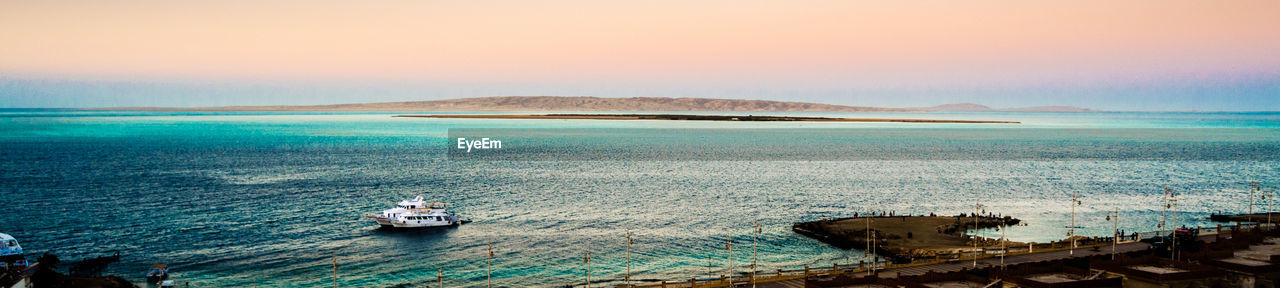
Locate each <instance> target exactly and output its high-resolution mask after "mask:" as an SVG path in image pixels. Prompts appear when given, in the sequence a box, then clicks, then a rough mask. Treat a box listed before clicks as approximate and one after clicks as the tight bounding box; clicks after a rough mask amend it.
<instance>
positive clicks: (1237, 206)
mask: <svg viewBox="0 0 1280 288" xmlns="http://www.w3.org/2000/svg"><path fill="white" fill-rule="evenodd" d="M717 113H720V114H729V113H726V112H717ZM395 114H403V113H395ZM395 114H391V113H176V112H79V111H33V110H0V172H3V173H0V174H2V175H0V192H2V194H3V195H4V197H3V198H2V199H0V201H3V202H0V204H2V205H0V207H5V208H6V209H5V211H4V212H0V232H3V233H8V234H11V235H13V236H15V237H17V238H18V239H19V241H21V242H22V245H23V247H24V248H26V249H27V251H28V252H29V253H30V254H39V253H43V252H45V251H52V252H55V253H58V254H59V255H60V256H62V257H63V258H64V259H68V260H72V261H74V260H76V259H80V258H83V257H89V256H97V255H104V254H107V253H108V252H109V251H120V252H121V253H122V254H123V255H125V257H124V258H123V259H122V261H121V262H120V263H116V264H113V265H112V266H111V267H110V268H109V269H108V271H107V272H108V273H112V274H118V275H121V276H125V277H126V278H128V279H130V280H134V281H137V282H141V280H142V276H143V273H144V272H145V270H146V266H148V265H150V264H154V263H169V264H170V265H171V266H172V267H174V268H173V270H174V271H175V272H176V277H175V278H177V279H179V280H180V281H190V282H191V283H192V285H193V286H197V287H231V286H240V287H244V286H252V285H254V284H257V285H259V286H260V287H314V286H321V285H331V284H330V283H332V282H331V281H332V279H331V278H329V277H331V275H332V274H331V273H332V270H331V269H332V266H331V265H332V261H333V260H334V259H335V258H336V259H337V261H338V262H339V277H340V278H339V284H340V285H342V286H344V287H418V286H422V285H427V284H429V283H434V281H435V277H436V271H437V269H441V268H443V269H444V277H445V282H446V284H447V285H449V286H453V287H464V286H473V287H475V286H483V285H484V281H485V256H486V245H487V244H488V243H493V246H494V247H495V254H496V257H495V258H494V259H493V279H494V282H495V284H496V285H500V286H520V287H523V286H555V285H564V284H573V283H579V284H580V283H581V282H582V281H583V275H584V274H585V268H586V267H585V266H584V264H583V263H582V256H583V252H585V251H587V250H588V249H589V250H591V251H592V258H593V262H592V275H593V280H596V281H605V282H611V283H617V281H620V280H621V279H622V277H623V271H624V265H623V259H624V254H623V250H624V248H625V247H624V246H623V245H624V244H625V241H624V235H625V233H626V231H627V230H630V231H632V232H633V233H634V234H635V243H636V244H635V245H634V246H633V247H632V251H633V254H632V271H633V275H634V276H633V278H636V279H688V278H689V277H704V276H706V275H709V274H710V275H720V274H723V273H724V271H725V268H724V267H725V265H726V261H727V253H726V251H724V250H723V247H724V243H725V242H726V241H728V240H729V239H733V241H734V242H735V243H736V245H737V246H735V249H734V255H733V258H734V262H735V263H737V264H738V265H739V270H740V271H745V266H743V265H742V264H744V263H746V262H745V261H746V260H748V259H750V257H751V254H750V249H749V247H750V246H751V240H752V239H751V238H752V237H751V234H750V231H751V226H752V221H753V220H757V219H758V220H759V221H760V223H761V224H762V225H763V234H762V235H761V238H760V241H759V251H760V254H759V258H760V263H761V264H760V268H761V270H765V271H772V270H773V269H798V268H800V267H802V266H804V265H813V266H829V265H830V264H831V263H832V262H840V263H856V262H857V261H858V260H860V259H861V257H862V254H861V252H860V251H843V250H839V249H834V248H830V247H828V246H826V245H824V244H821V243H818V242H816V241H813V240H810V239H807V238H804V237H802V236H799V235H796V234H794V233H792V232H791V231H790V224H791V223H792V222H796V221H805V220H813V219H821V218H824V217H842V216H851V215H852V214H853V213H854V212H858V211H863V210H865V209H866V207H868V206H873V207H877V208H876V209H878V210H886V211H894V212H896V213H899V214H901V213H917V214H919V213H925V214H927V213H931V212H933V213H939V214H957V213H964V212H969V211H971V210H972V206H973V202H974V201H980V202H982V204H983V205H984V206H985V207H986V208H985V209H986V210H987V211H988V212H994V213H1002V214H1006V215H1013V216H1015V217H1018V218H1021V219H1023V220H1025V222H1026V223H1028V226H1020V227H1013V228H1011V229H1009V231H1008V233H1009V237H1010V238H1011V239H1012V240H1018V241H1047V240H1053V239H1058V238H1063V237H1064V236H1065V232H1066V231H1065V230H1064V229H1063V228H1061V227H1063V226H1064V225H1066V222H1067V221H1068V219H1069V216H1070V208H1069V206H1067V205H1066V203H1067V199H1068V198H1069V197H1070V193H1071V192H1072V191H1075V192H1077V193H1079V194H1080V196H1081V197H1082V199H1083V200H1082V201H1083V203H1084V204H1083V205H1082V206H1081V207H1079V208H1077V212H1078V214H1077V215H1076V217H1077V221H1078V222H1079V223H1078V225H1081V226H1084V227H1085V228H1084V229H1083V231H1081V232H1079V234H1081V235H1103V234H1107V233H1109V232H1108V231H1109V230H1110V227H1111V226H1110V225H1111V224H1110V222H1107V221H1105V220H1104V219H1105V215H1106V213H1107V211H1110V210H1111V209H1114V208H1117V207H1119V208H1121V210H1122V211H1121V214H1122V217H1121V219H1122V220H1121V223H1120V226H1121V229H1125V230H1126V231H1148V230H1154V226H1155V223H1156V222H1157V221H1158V220H1159V218H1160V215H1161V212H1162V210H1161V209H1160V206H1161V203H1160V202H1159V201H1160V197H1159V195H1160V193H1161V190H1160V189H1161V188H1162V187H1163V186H1166V185H1167V186H1169V187H1170V188H1173V189H1175V191H1178V192H1179V193H1181V195H1180V196H1179V198H1180V200H1179V203H1180V205H1179V207H1180V210H1182V212H1181V213H1180V214H1179V218H1178V222H1179V223H1180V224H1181V223H1188V224H1189V225H1210V224H1209V223H1208V222H1206V221H1205V219H1204V218H1206V216H1207V215H1208V214H1209V213H1212V212H1215V211H1243V210H1247V209H1248V201H1247V198H1248V196H1247V195H1248V194H1247V193H1246V192H1245V191H1244V190H1245V188H1246V187H1247V181H1249V180H1250V179H1253V180H1260V181H1263V182H1264V183H1269V184H1268V185H1272V186H1270V187H1274V184H1275V182H1268V181H1274V180H1272V179H1275V178H1276V176H1277V175H1280V165H1277V164H1280V162H1277V159H1276V156H1275V154H1280V153H1274V152H1275V151H1277V148H1276V147H1277V145H1280V144H1278V143H1280V113H1025V112H1020V113H1015V112H1009V113H770V114H771V115H778V114H786V115H804V116H840V117H866V118H876V117H889V118H892V117H896V118H916V119H967V120H1009V121H1021V122H1023V123H1022V124H1017V125H1001V124H937V123H814V122H806V123H794V122H793V123H786V122H776V123H773V122H752V123H742V122H681V121H607V120H490V119H422V118H395V117H391V116H392V115H395ZM462 128H466V129H481V128H505V129H511V128H515V129H516V130H526V131H540V130H538V129H550V128H555V129H562V128H573V129H578V128H581V129H583V131H609V132H608V133H618V132H617V131H633V132H643V133H644V134H646V135H639V136H653V135H647V134H660V135H656V136H666V135H687V134H692V135H703V136H706V137H707V138H708V139H712V140H714V139H722V138H732V139H735V143H738V144H736V145H737V146H734V147H736V148H735V150H728V151H727V153H728V154H724V155H728V156H730V157H740V158H741V159H725V160H732V161H705V159H703V160H699V161H680V160H675V159H670V158H661V157H655V158H645V157H633V158H626V157H622V158H618V159H593V158H590V157H581V156H580V155H579V156H578V157H579V158H587V159H579V158H573V157H569V158H566V159H561V160H562V161H547V159H540V160H539V161H488V160H467V159H453V158H450V157H448V156H446V149H447V147H448V146H449V145H450V142H449V141H450V139H446V136H447V135H448V133H449V132H450V131H451V130H458V129H462ZM600 128H603V129H600ZM628 129H632V130H628ZM744 130H747V131H755V133H744V132H742V131H744ZM701 131H712V132H711V133H710V134H705V133H703V132H701ZM715 131H719V132H715ZM832 131H835V132H832ZM1082 131H1083V132H1082ZM608 133H605V134H588V136H590V137H595V138H593V139H594V141H590V142H585V143H587V144H585V145H587V146H585V147H582V148H585V149H587V150H588V151H617V152H618V153H619V155H624V154H628V153H633V152H636V151H635V150H643V149H645V148H644V147H664V146H662V145H667V146H672V145H671V144H672V143H684V142H679V141H688V139H690V138H664V137H625V139H626V141H628V142H626V143H623V142H622V141H623V140H618V139H623V137H618V138H614V137H596V136H599V135H609V134H608ZM716 133H720V134H716ZM794 135H801V136H800V137H809V138H805V139H818V140H813V141H826V142H820V143H852V144H851V145H849V146H839V145H832V146H821V147H827V148H828V149H826V150H824V151H826V152H828V153H846V152H847V153H854V152H865V151H863V150H858V151H851V150H850V149H874V150H871V151H876V153H877V155H883V156H884V157H879V158H877V159H867V158H853V159H843V158H841V159H826V161H822V160H823V159H796V158H785V157H784V158H776V159H775V158H768V157H752V156H759V155H768V153H773V152H776V151H777V150H776V149H779V148H777V147H776V146H769V145H752V143H777V142H778V141H779V140H778V139H779V138H783V137H791V136H794ZM805 135H808V136H805ZM939 135H941V136H939ZM631 136H636V135H631ZM664 139H665V140H664ZM1064 139H1065V140H1064ZM630 141H640V142H638V143H633V142H630ZM644 141H651V142H644ZM556 143H561V142H556V141H550V142H539V145H541V146H539V147H541V148H546V149H552V150H554V149H558V148H559V147H558V146H555V145H558V144H556ZM575 143H583V142H575ZM761 147H763V148H761ZM851 147H852V148H851ZM901 147H907V148H918V147H926V148H937V149H934V150H928V151H944V152H945V151H952V150H947V149H954V150H957V151H961V150H962V151H974V149H977V151H982V152H981V153H982V154H976V155H980V156H982V157H979V158H977V159H975V158H972V157H961V158H947V157H941V158H939V159H934V158H927V157H918V155H920V150H913V149H897V148H901ZM991 147H1035V148H1034V149H1035V150H1036V151H1038V152H1043V150H1049V149H1053V148H1054V147H1060V149H1062V150H1063V151H1057V152H1065V153H1058V154H1054V155H1067V156H1062V157H1056V158H1054V157H1040V156H1033V157H1029V156H1026V155H1027V154H1025V152H1026V151H1021V150H1019V151H1013V152H1010V151H1003V150H992V149H991ZM611 149H612V150H611ZM983 149H986V150H983ZM1117 151H1120V152H1125V151H1139V152H1141V151H1177V152H1178V154H1177V155H1176V157H1170V159H1172V160H1166V159H1152V158H1151V157H1130V156H1125V155H1131V154H1126V153H1117ZM722 152H724V151H722ZM1033 152H1035V151H1033ZM565 155H568V156H572V155H573V154H565ZM587 155H589V154H587ZM944 155H945V154H944ZM971 155H973V154H971ZM1036 155H1041V154H1036ZM988 156H989V157H988ZM1148 156H1149V155H1148ZM717 157H724V156H723V155H721V156H717ZM744 159H745V160H744ZM415 195H424V196H425V197H426V198H428V199H439V200H442V201H448V202H451V203H452V204H453V205H454V207H456V209H457V210H458V212H460V213H461V214H462V215H463V216H464V218H470V219H472V220H475V222H474V223H472V224H467V225H463V226H461V227H458V228H454V229H445V230H435V231H423V232H391V231H382V230H378V229H376V225H375V224H374V223H372V222H371V221H367V220H365V219H362V218H360V215H363V214H367V213H372V212H376V211H380V210H381V209H385V208H387V207H388V206H390V205H393V204H394V202H396V201H399V200H401V199H405V198H412V197H413V196H415ZM1260 204H1261V205H1259V206H1257V207H1255V210H1259V211H1261V210H1263V209H1264V208H1263V206H1262V205H1265V203H1260ZM1277 204H1280V203H1277ZM1277 206H1280V205H1277ZM980 233H984V234H990V233H991V232H990V231H982V232H980ZM708 257H711V261H712V263H711V265H713V266H715V267H713V271H711V272H708V268H707V265H708Z"/></svg>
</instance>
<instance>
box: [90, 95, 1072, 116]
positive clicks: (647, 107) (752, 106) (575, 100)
mask: <svg viewBox="0 0 1280 288" xmlns="http://www.w3.org/2000/svg"><path fill="white" fill-rule="evenodd" d="M83 110H108V111H112V110H114V111H121V110H128V111H494V112H498V111H742V112H749V111H774V112H798V111H812V112H953V111H966V112H967V111H975V112H980V111H1032V112H1088V111H1093V110H1090V109H1086V108H1080V107H1070V106H1040V107H1023V108H1007V109H996V108H991V107H987V106H983V105H979V104H972V103H959V104H946V105H938V106H933V107H917V108H883V107H868V106H845V105H832V104H821V103H809V102H790V101H772V100H742V99H715V98H667V97H631V98H607V97H589V96H496V97H479V98H459V99H447V100H431V101H408V102H379V103H358V104H332V105H299V106H290V105H278V106H223V107H111V108H89V109H83Z"/></svg>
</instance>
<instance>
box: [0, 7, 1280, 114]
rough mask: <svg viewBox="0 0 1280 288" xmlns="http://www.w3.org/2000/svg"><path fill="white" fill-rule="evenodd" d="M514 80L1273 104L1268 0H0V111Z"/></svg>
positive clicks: (229, 100) (735, 92)
mask: <svg viewBox="0 0 1280 288" xmlns="http://www.w3.org/2000/svg"><path fill="white" fill-rule="evenodd" d="M511 95H564V96H600V97H633V96H652V97H711V98H740V99H770V100H784V101H807V102H820V103H830V104H841V105H856V106H883V107H916V106H932V105H938V104H946V103H958V102H972V103H980V104H985V105H989V106H993V107H1022V106H1040V105H1071V106H1080V107H1087V108H1093V109H1101V110H1211V111H1220V110H1221V111H1259V110H1271V111H1275V110H1280V1H1277V0H1238V1H1237V0H1225V1H1184V0H1159V1H1156V0H1151V1H1147V0H1135V1H1123V0H1121V1H1115V0H1106V1H1093V0H1072V1H1053V0H1043V1H987V0H977V1H879V0H866V1H861V0H851V1H821V0H796V1H758V0H733V1H730V0H707V1H653V0H644V1H639V0H636V1H633V0H608V1H599V0H591V1H554V0H553V1H527V0H521V1H432V0H415V1H409V0H391V1H325V0H311V1H289V0H279V1H241V0H225V1H175V0H164V1H129V0H122V1H63V0H42V1H5V2H4V3H3V4H0V102H2V103H0V108H16V107H28V108H30V107H119V106H226V105H279V104H284V105H306V104H333V103H359V102H384V101H413V100H434V99H447V98H460V97H481V96H511Z"/></svg>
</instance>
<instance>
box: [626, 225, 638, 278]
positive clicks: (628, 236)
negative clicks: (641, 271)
mask: <svg viewBox="0 0 1280 288" xmlns="http://www.w3.org/2000/svg"><path fill="white" fill-rule="evenodd" d="M635 243H636V242H635V241H632V240H631V230H630V229H628V230H627V278H626V281H627V287H631V244H635Z"/></svg>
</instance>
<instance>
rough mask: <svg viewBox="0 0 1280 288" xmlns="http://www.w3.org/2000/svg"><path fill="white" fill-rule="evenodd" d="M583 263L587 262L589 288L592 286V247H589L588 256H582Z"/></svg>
mask: <svg viewBox="0 0 1280 288" xmlns="http://www.w3.org/2000/svg"><path fill="white" fill-rule="evenodd" d="M582 263H587V288H591V248H587V256H586V257H583V258H582Z"/></svg>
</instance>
